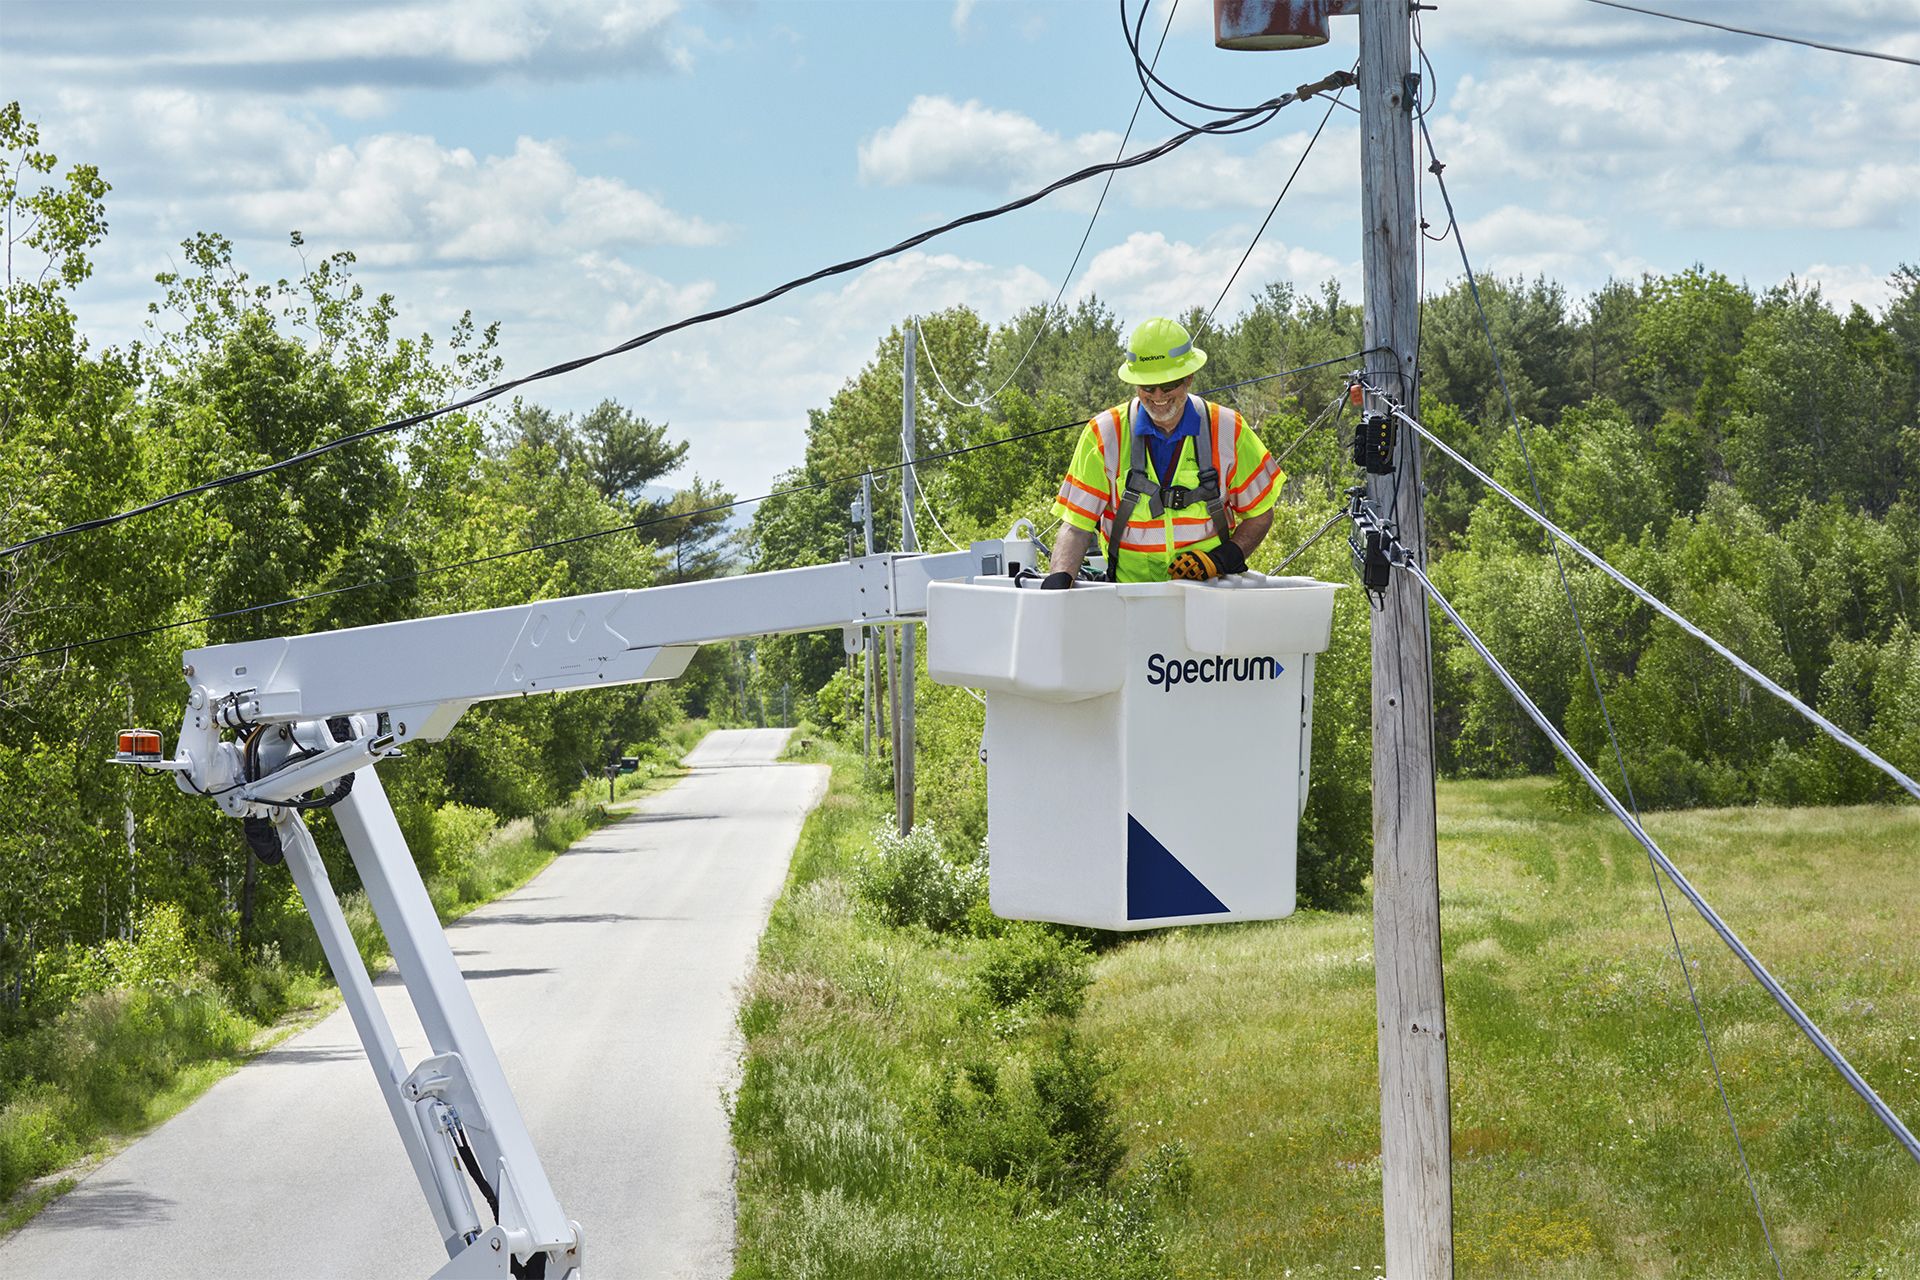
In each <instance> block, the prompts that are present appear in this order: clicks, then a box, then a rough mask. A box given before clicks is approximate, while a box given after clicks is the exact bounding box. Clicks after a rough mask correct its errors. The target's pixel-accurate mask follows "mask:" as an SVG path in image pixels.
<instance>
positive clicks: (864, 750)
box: [860, 471, 880, 756]
mask: <svg viewBox="0 0 1920 1280" xmlns="http://www.w3.org/2000/svg"><path fill="white" fill-rule="evenodd" d="M860 525H861V528H862V530H863V532H864V533H865V535H866V544H865V545H866V548H867V554H868V555H872V554H873V472H871V471H868V472H865V473H863V474H862V475H861V477H860ZM861 631H862V633H863V634H862V645H861V647H862V648H863V649H864V650H865V652H864V653H862V654H861V655H860V656H861V659H862V664H861V665H862V666H863V668H864V672H863V679H862V681H861V686H860V688H861V694H862V697H861V701H860V754H861V755H863V756H871V755H872V754H873V730H874V726H875V725H877V724H879V723H880V721H879V718H878V716H877V714H876V711H875V707H876V704H875V702H874V694H875V692H876V685H877V684H878V681H877V680H875V678H874V673H873V663H874V657H875V652H874V651H875V646H874V642H873V628H872V627H862V628H861Z"/></svg>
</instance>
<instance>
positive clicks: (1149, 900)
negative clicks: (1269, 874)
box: [1127, 814, 1228, 920]
mask: <svg viewBox="0 0 1920 1280" xmlns="http://www.w3.org/2000/svg"><path fill="white" fill-rule="evenodd" d="M1227 909H1228V907H1227V904H1226V903H1224V902H1222V901H1220V899H1218V898H1216V897H1214V896H1213V891H1212V890H1211V889H1209V888H1207V886H1205V885H1204V884H1201V883H1200V880H1199V877H1197V876H1195V875H1194V874H1193V872H1191V871H1189V870H1187V869H1186V867H1185V866H1183V865H1181V862H1180V859H1178V858H1176V857H1174V856H1173V853H1172V852H1171V851H1170V850H1169V849H1168V848H1167V846H1165V845H1164V844H1161V843H1160V841H1159V840H1158V839H1156V838H1155V836H1154V834H1153V833H1152V832H1151V831H1149V830H1147V829H1146V828H1145V827H1143V826H1141V825H1140V820H1139V819H1138V818H1136V817H1134V816H1133V815H1132V814H1128V815H1127V919H1129V920H1159V919H1163V918H1166V917H1169V916H1204V915H1214V914H1217V913H1219V912H1222V911H1226V910H1227Z"/></svg>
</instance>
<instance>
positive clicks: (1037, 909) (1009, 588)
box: [927, 573, 1338, 929]
mask: <svg viewBox="0 0 1920 1280" xmlns="http://www.w3.org/2000/svg"><path fill="white" fill-rule="evenodd" d="M1336 590H1338V588H1337V587H1335V586H1334V585H1332V584H1330V583H1324V582H1317V581H1315V580H1313V579H1311V578H1267V577H1263V576H1261V575H1259V574H1254V573H1248V574H1241V575H1237V576H1235V577H1233V578H1228V579H1223V580H1219V581H1215V582H1207V583H1186V582H1165V583H1123V584H1120V585H1117V586H1115V585H1107V584H1079V585H1076V586H1075V587H1074V589H1073V590H1071V591H1041V590H1036V589H1034V588H1032V587H1027V588H1016V587H1015V586H1014V585H1013V584H1012V582H1011V581H1010V580H1008V579H1005V578H977V579H973V580H971V581H968V582H964V583H959V582H949V583H935V584H933V586H932V587H931V588H930V589H929V592H928V598H927V670H928V673H929V674H930V675H931V676H932V677H933V679H935V680H938V681H939V682H941V683H942V684H957V685H968V686H971V687H973V688H976V689H982V690H985V691H986V694H987V738H986V751H987V849H988V858H989V874H990V886H991V887H990V890H989V893H990V898H991V901H992V904H993V910H994V913H995V914H996V915H1000V916H1004V917H1007V918H1010V919H1021V920H1052V921H1055V922H1058V923H1061V924H1077V925H1088V926H1092V927H1095V928H1101V929H1157V928H1161V927H1164V926H1166V925H1176V924H1214V923H1223V922H1226V921H1231V920H1271V919H1276V918H1278V917H1280V916H1285V915H1290V914H1291V913H1292V912H1293V907H1294V860H1295V852H1296V844H1297V838H1298V834H1299V821H1300V814H1301V812H1302V811H1303V810H1304V809H1305V807H1306V799H1307V766H1308V756H1309V751H1310V748H1311V743H1312V733H1313V660H1314V655H1315V654H1318V653H1320V652H1322V651H1324V650H1325V649H1326V647H1327V644H1328V641H1329V639H1330V637H1331V633H1332V627H1333V596H1334V592H1335V591H1336Z"/></svg>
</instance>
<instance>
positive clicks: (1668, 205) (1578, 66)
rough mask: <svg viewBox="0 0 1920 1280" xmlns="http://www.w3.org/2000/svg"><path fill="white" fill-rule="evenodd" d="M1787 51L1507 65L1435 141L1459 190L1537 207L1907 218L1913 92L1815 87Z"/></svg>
mask: <svg viewBox="0 0 1920 1280" xmlns="http://www.w3.org/2000/svg"><path fill="white" fill-rule="evenodd" d="M1781 49H1782V46H1779V45H1762V46H1761V47H1760V48H1759V50H1758V51H1757V52H1753V53H1749V54H1746V55H1744V56H1742V57H1739V58H1730V57H1728V56H1725V55H1723V54H1720V53H1708V52H1698V51H1692V52H1689V51H1685V50H1681V51H1679V52H1676V53H1661V54H1647V55H1637V56H1634V57H1630V58H1625V59H1621V60H1618V61H1613V62H1595V61H1587V62H1558V61H1556V62H1553V63H1548V62H1542V61H1533V60H1528V61H1523V62H1522V63H1520V64H1518V65H1516V66H1501V67H1497V68H1496V69H1495V70H1493V71H1491V72H1489V73H1487V74H1486V75H1485V76H1483V77H1473V76H1467V77H1463V78H1462V79H1461V80H1460V81H1459V83H1458V84H1457V85H1456V86H1455V88H1454V90H1453V92H1452V93H1451V94H1450V95H1449V105H1448V108H1447V112H1446V114H1444V115H1440V116H1438V117H1437V118H1436V119H1435V121H1434V124H1433V132H1434V135H1435V143H1436V146H1437V148H1438V151H1439V154H1440V155H1441V157H1442V158H1443V159H1445V160H1446V161H1447V162H1448V164H1449V171H1448V174H1447V176H1448V178H1449V179H1450V180H1453V182H1454V185H1455V186H1456V188H1458V187H1459V186H1460V184H1461V182H1462V181H1463V180H1464V181H1469V182H1479V183H1481V184H1483V185H1484V184H1489V183H1494V182H1498V181H1502V180H1506V181H1512V180H1518V181H1519V182H1522V183H1525V184H1528V186H1527V189H1528V194H1529V196H1530V197H1531V199H1530V201H1529V202H1530V203H1533V204H1535V205H1536V206H1537V207H1540V208H1543V209H1554V210H1557V211H1561V212H1568V211H1572V210H1573V209H1575V208H1583V209H1585V210H1591V211H1604V212H1605V214H1606V215H1607V216H1608V217H1610V218H1614V219H1622V220H1631V219H1633V218H1644V217H1652V218H1655V219H1658V220H1659V221H1661V222H1663V223H1665V224H1666V225H1667V226H1668V227H1671V228H1678V229H1693V230H1704V229H1709V228H1743V229H1767V230H1795V229H1810V228H1819V229H1827V230H1840V229H1854V228H1879V229H1883V230H1884V229H1891V228H1895V227H1899V226H1902V225H1907V224H1910V223H1911V220H1912V217H1913V210H1914V209H1915V207H1916V206H1917V205H1920V152H1916V151H1915V150H1914V149H1913V148H1911V147H1889V146H1888V145H1887V144H1886V140H1887V139H1888V138H1896V137H1898V138H1910V137H1914V136H1920V100H1917V99H1916V98H1915V96H1914V95H1913V94H1912V93H1911V85H1910V84H1907V85H1901V84H1900V83H1899V82H1898V80H1897V79H1886V78H1881V79H1874V78H1871V77H1868V76H1866V75H1857V76H1854V77H1852V78H1850V79H1848V80H1847V81H1846V82H1845V84H1844V91H1842V90H1841V89H1840V88H1838V87H1835V86H1830V85H1826V84H1824V83H1823V82H1809V81H1807V80H1806V77H1805V75H1804V73H1802V74H1799V75H1797V76H1796V73H1795V71H1794V70H1793V68H1795V67H1797V66H1798V64H1799V61H1800V60H1799V58H1798V55H1797V53H1783V52H1781ZM1796 81H1797V82H1796ZM1767 85H1792V86H1794V91H1792V92H1778V91H1773V92H1769V91H1767V90H1766V89H1765V88H1764V86H1767ZM1829 90H1831V91H1829ZM1869 121H1871V123H1869Z"/></svg>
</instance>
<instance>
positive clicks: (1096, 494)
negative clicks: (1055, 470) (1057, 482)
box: [1060, 475, 1109, 505]
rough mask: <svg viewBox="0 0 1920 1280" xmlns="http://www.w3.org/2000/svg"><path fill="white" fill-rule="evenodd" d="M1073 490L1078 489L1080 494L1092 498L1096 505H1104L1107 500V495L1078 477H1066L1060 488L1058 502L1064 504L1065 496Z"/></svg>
mask: <svg viewBox="0 0 1920 1280" xmlns="http://www.w3.org/2000/svg"><path fill="white" fill-rule="evenodd" d="M1075 489H1078V490H1079V491H1080V492H1081V493H1084V494H1086V495H1087V496H1088V497H1089V498H1092V499H1093V500H1094V501H1095V502H1096V503H1100V504H1102V505H1104V504H1105V503H1106V502H1107V501H1108V500H1109V498H1108V495H1107V494H1105V493H1102V492H1101V491H1100V490H1098V489H1096V488H1094V487H1093V486H1092V485H1090V484H1088V483H1087V482H1086V481H1084V480H1082V479H1081V478H1080V477H1079V476H1072V475H1070V476H1068V477H1067V479H1066V482H1065V483H1064V484H1062V485H1061V486H1060V501H1062V502H1065V501H1066V500H1067V495H1068V494H1069V493H1071V492H1072V491H1073V490H1075Z"/></svg>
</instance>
